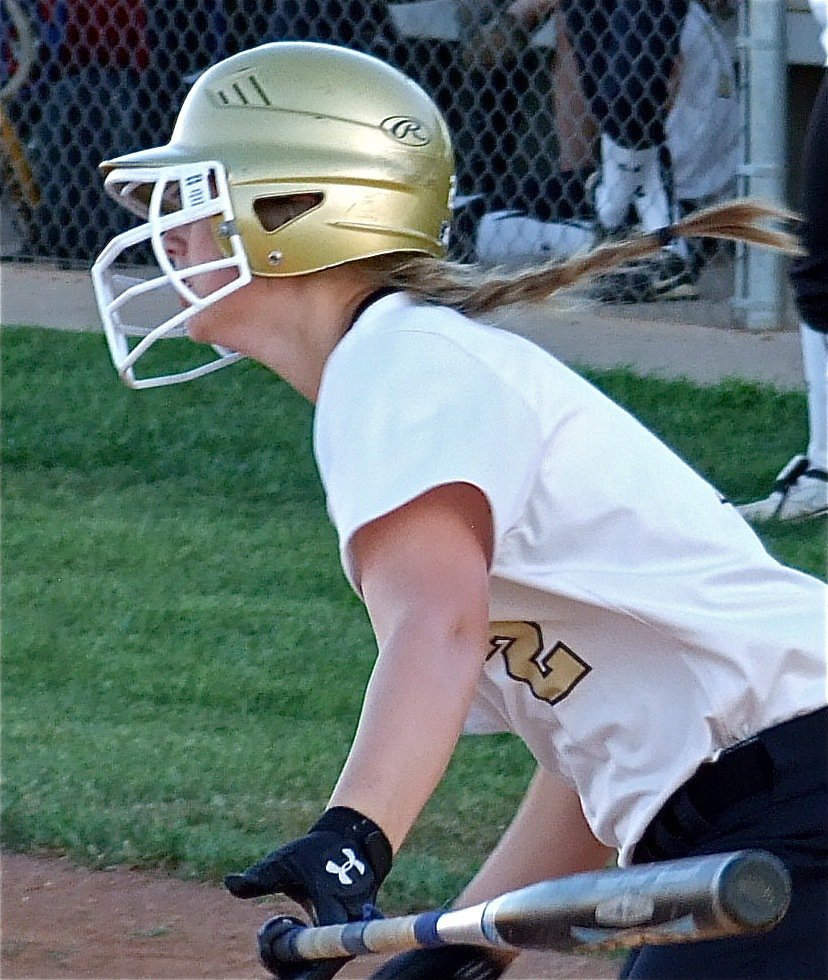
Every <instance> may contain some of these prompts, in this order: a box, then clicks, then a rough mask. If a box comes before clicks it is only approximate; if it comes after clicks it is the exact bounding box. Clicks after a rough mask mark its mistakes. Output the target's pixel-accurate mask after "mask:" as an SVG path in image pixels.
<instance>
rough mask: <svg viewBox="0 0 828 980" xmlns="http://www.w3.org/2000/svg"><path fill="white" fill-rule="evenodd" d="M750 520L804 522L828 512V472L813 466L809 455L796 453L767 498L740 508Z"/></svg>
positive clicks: (758, 521) (755, 521)
mask: <svg viewBox="0 0 828 980" xmlns="http://www.w3.org/2000/svg"><path fill="white" fill-rule="evenodd" d="M737 509H738V511H739V513H740V514H741V515H742V517H744V518H745V520H747V521H751V522H754V523H757V524H758V523H762V522H763V521H771V520H777V521H803V520H807V519H808V518H810V517H820V516H821V515H823V514H828V472H826V471H825V470H818V469H816V468H814V467H811V466H810V464H809V462H808V458H807V457H806V456H794V458H793V459H792V460H791V461H790V462H789V463H788V465H787V466H786V467H785V468H784V469H783V470H782V472H781V473H780V474H779V476H777V478H776V482H775V483H774V485H773V490H772V491H771V493H770V494H769V495H768V496H767V497H765V499H764V500H756V501H754V502H753V503H750V504H742V505H741V506H740V507H738V508H737Z"/></svg>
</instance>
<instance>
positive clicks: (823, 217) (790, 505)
mask: <svg viewBox="0 0 828 980" xmlns="http://www.w3.org/2000/svg"><path fill="white" fill-rule="evenodd" d="M811 8H812V10H813V12H814V15H815V16H816V18H817V20H818V21H819V23H820V26H821V28H822V32H821V35H820V36H821V39H822V44H823V47H824V48H825V56H826V63H828V3H826V0H811ZM826 159H828V79H827V78H826V77H825V76H823V79H822V84H821V85H820V88H819V90H818V92H817V95H816V99H815V101H814V106H813V109H812V111H811V115H810V118H809V121H808V132H807V134H806V137H805V153H804V156H803V200H802V212H803V216H804V224H803V227H802V237H803V241H804V243H805V247H806V249H807V254H806V255H805V256H803V257H802V258H800V259H796V260H794V262H793V263H792V266H791V285H792V287H793V292H794V298H795V299H796V306H797V310H798V313H799V319H800V323H799V335H800V339H801V342H802V363H803V368H804V372H805V382H806V385H807V389H808V433H809V435H808V447H807V449H806V451H805V452H804V453H799V454H797V455H796V456H794V457H793V459H791V461H790V462H789V463H788V464H787V465H786V466H785V467H784V468H783V469H782V471H781V472H780V473H779V475H778V476H777V478H776V482H775V483H774V486H773V488H772V490H771V492H770V494H769V495H768V496H767V497H765V498H764V499H763V500H757V501H755V502H754V503H750V504H745V505H744V506H742V507H740V508H739V509H740V510H741V512H742V515H743V516H744V517H745V518H747V520H749V521H754V522H757V523H758V522H761V521H769V520H771V519H776V520H780V521H793V520H803V519H805V518H809V517H818V516H820V515H822V514H826V513H828V171H826V169H825V162H826Z"/></svg>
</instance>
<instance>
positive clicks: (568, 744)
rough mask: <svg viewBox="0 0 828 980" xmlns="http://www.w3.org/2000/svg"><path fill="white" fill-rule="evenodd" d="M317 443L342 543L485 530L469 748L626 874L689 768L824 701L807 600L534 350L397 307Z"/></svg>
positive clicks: (346, 354) (362, 352)
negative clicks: (419, 522)
mask: <svg viewBox="0 0 828 980" xmlns="http://www.w3.org/2000/svg"><path fill="white" fill-rule="evenodd" d="M314 444H315V452H316V457H317V462H318V465H319V469H320V472H321V476H322V480H323V483H324V486H325V489H326V493H327V502H328V510H329V513H330V516H331V519H332V520H333V522H334V524H335V526H336V528H337V531H338V534H339V540H340V547H341V557H342V563H343V567H344V569H345V572H346V574H347V575H348V577H349V579H350V580H351V582H352V584H353V570H352V566H351V556H350V542H351V540H352V537H353V535H354V532H355V531H356V530H357V529H358V528H360V527H361V526H363V525H364V524H366V523H368V522H369V521H372V520H374V519H376V518H377V517H380V516H382V515H383V514H387V513H389V512H390V511H392V510H394V509H395V508H397V507H399V506H401V505H402V504H404V503H406V502H407V501H410V500H412V499H414V498H416V497H418V496H419V495H421V494H423V493H425V492H426V491H428V490H429V489H431V488H434V487H436V486H440V485H443V484H447V483H453V482H464V483H469V484H472V485H474V486H476V487H479V488H480V490H482V492H483V493H484V494H485V495H486V497H487V499H488V501H489V504H490V507H491V512H492V517H493V521H494V557H493V562H492V568H491V576H490V594H491V606H490V619H491V637H490V648H489V650H488V651H487V653H488V658H487V660H486V662H485V667H484V670H483V674H482V677H481V680H480V683H479V686H478V690H477V694H476V698H475V702H474V706H473V708H472V710H471V713H470V715H469V718H468V723H467V730H468V731H472V732H494V731H512V732H515V733H516V734H518V735H519V736H521V737H522V739H523V740H524V741H525V742H526V744H527V745H528V746H529V748H530V750H531V751H532V753H533V754H534V755H535V757H536V758H537V760H538V761H539V762H540V764H541V765H543V766H545V767H546V768H548V769H549V770H551V771H552V772H554V773H557V774H558V775H559V776H561V777H562V778H563V779H565V780H566V781H567V782H569V783H570V784H571V785H573V786H574V787H575V788H576V789H577V791H578V793H579V795H580V797H581V800H582V803H583V808H584V813H585V815H586V817H587V820H588V821H589V824H590V826H591V827H592V829H593V831H594V833H595V834H596V836H597V837H598V838H599V839H600V840H602V841H604V842H605V843H606V844H608V845H610V846H614V847H617V848H619V849H620V851H621V860H622V862H624V861H626V860H627V859H628V857H629V855H630V851H631V849H632V847H633V846H634V845H635V843H636V842H637V840H638V839H639V837H640V836H641V834H642V833H643V831H644V829H645V828H646V826H647V824H648V823H649V822H650V820H651V819H652V817H653V816H654V815H655V814H656V812H657V811H658V810H659V808H660V807H661V805H662V803H663V802H664V801H665V800H666V799H667V797H668V796H669V795H670V794H671V793H672V792H673V790H674V789H676V788H677V787H678V786H679V785H680V784H682V783H683V782H684V781H685V780H686V779H687V778H688V777H689V776H690V775H691V774H692V773H693V772H694V771H695V769H696V768H697V767H698V765H699V763H700V762H701V761H702V760H705V759H710V758H712V757H714V756H715V755H716V753H717V752H718V751H719V750H721V749H722V748H725V747H727V746H729V745H732V744H734V743H735V742H738V741H740V740H742V739H744V738H746V737H748V736H750V735H752V734H754V733H755V732H757V731H759V730H761V729H763V728H766V727H768V726H770V725H773V724H774V723H776V722H779V721H782V720H784V719H787V718H790V717H793V716H795V715H797V714H802V713H805V712H808V711H810V710H813V709H815V708H817V707H819V706H821V705H823V704H825V702H826V676H825V650H824V647H825V609H826V591H825V587H824V586H823V585H822V583H820V582H819V581H817V580H816V579H815V578H812V577H810V576H807V575H805V574H803V573H800V572H797V571H793V570H791V569H788V568H786V567H784V566H782V565H780V564H779V563H777V562H776V561H775V560H773V559H772V558H771V557H770V556H769V555H768V554H767V553H766V551H765V549H764V548H763V546H762V544H761V542H760V541H759V539H758V538H757V537H756V535H755V534H754V533H753V531H752V530H751V529H750V527H749V526H748V525H747V524H746V523H745V521H744V520H743V519H742V518H741V517H740V516H739V514H738V513H737V512H736V510H735V509H734V508H733V507H732V506H731V505H730V504H727V503H725V502H723V501H722V500H721V498H720V496H719V495H718V494H717V492H716V491H715V490H714V489H713V488H712V487H711V486H710V485H709V484H708V483H706V482H705V481H704V480H703V479H702V478H701V477H699V476H698V475H697V474H696V473H695V472H694V471H693V470H692V469H691V468H690V467H689V466H687V465H686V464H685V463H684V462H682V461H681V460H680V459H679V458H678V457H677V456H675V455H674V454H673V453H671V452H670V451H669V450H668V449H667V448H666V447H664V446H663V445H662V444H661V443H660V442H659V441H658V440H657V439H656V438H655V436H653V435H652V434H651V433H650V432H649V431H648V430H647V429H645V428H644V427H643V426H642V425H641V424H640V423H638V422H637V421H636V420H635V419H633V417H632V416H631V415H629V414H628V413H627V412H625V411H624V410H623V409H621V408H620V407H619V406H617V405H616V404H614V403H613V402H612V401H610V400H609V399H608V398H606V397H605V396H604V395H602V394H601V393H600V392H598V391H597V390H596V389H595V388H593V387H592V386H591V385H590V384H589V383H588V382H587V381H585V380H584V379H583V378H581V377H580V376H579V375H577V374H576V373H575V372H573V371H571V370H570V369H568V368H567V367H565V366H564V365H562V364H561V363H560V362H558V361H557V360H556V359H555V358H554V357H552V356H551V355H549V354H548V353H546V352H545V351H543V350H541V348H539V347H537V346H536V345H534V344H532V343H531V342H529V341H527V340H524V339H523V338H521V337H518V336H516V335H514V334H511V333H509V332H508V331H504V330H500V329H497V328H494V327H489V326H486V325H483V324H480V323H477V322H475V321H472V320H469V319H468V318H466V317H464V316H462V315H461V314H459V313H456V312H453V311H450V310H447V309H444V308H439V307H430V306H424V305H417V304H415V303H414V302H412V301H411V300H410V299H409V298H408V297H406V296H404V295H401V294H393V295H390V296H386V297H383V298H381V299H379V300H377V301H376V302H375V303H373V304H372V305H371V306H369V307H368V308H367V310H366V311H365V312H363V314H362V315H361V316H360V317H359V318H358V320H357V321H356V323H355V324H354V326H353V328H352V329H351V330H350V332H349V333H347V334H346V335H345V337H344V338H343V339H342V341H341V342H340V343H339V344H338V346H337V347H336V348H335V350H334V351H333V353H332V355H331V357H330V359H329V361H328V363H327V365H326V368H325V372H324V375H323V379H322V385H321V389H320V393H319V399H318V403H317V409H316V417H315V430H314Z"/></svg>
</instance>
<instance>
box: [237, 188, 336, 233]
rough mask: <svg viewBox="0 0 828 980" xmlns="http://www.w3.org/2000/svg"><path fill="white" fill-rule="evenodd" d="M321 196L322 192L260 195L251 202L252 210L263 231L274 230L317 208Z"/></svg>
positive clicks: (320, 201) (322, 196)
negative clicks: (272, 195) (273, 195)
mask: <svg viewBox="0 0 828 980" xmlns="http://www.w3.org/2000/svg"><path fill="white" fill-rule="evenodd" d="M323 198H324V194H319V193H316V194H283V195H280V196H277V197H260V198H259V199H258V200H257V201H254V202H253V210H254V211H255V212H256V217H257V218H258V219H259V223H260V224H261V226H262V228H264V230H265V231H276V230H277V229H279V228H282V227H284V226H285V225H286V224H288V223H289V222H291V221H294V220H295V219H296V218H299V217H301V216H302V215H303V214H307V212H308V211H312V210H313V209H314V208H318V207H319V205H320V204H321V203H322V200H323Z"/></svg>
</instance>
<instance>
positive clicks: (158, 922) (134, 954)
mask: <svg viewBox="0 0 828 980" xmlns="http://www.w3.org/2000/svg"><path fill="white" fill-rule="evenodd" d="M1 911H2V958H1V959H0V976H2V977H4V978H9V980H10V978H13V977H29V978H32V977H37V978H40V980H62V978H70V977H85V978H97V980H115V978H136V980H137V978H152V980H162V978H166V977H170V978H193V980H194V978H201V977H214V978H230V977H233V978H248V980H265V978H267V977H269V976H270V975H269V974H268V973H267V971H266V970H265V969H264V968H263V967H262V966H260V965H259V963H258V960H257V957H256V952H255V939H254V937H255V932H256V929H257V928H258V927H259V926H260V925H261V923H262V922H263V921H264V920H265V919H267V918H268V917H269V916H270V915H275V914H277V913H278V912H281V911H290V910H289V909H287V908H286V907H285V906H283V905H280V904H279V903H278V902H275V901H274V902H269V903H267V904H250V903H247V902H240V901H237V900H236V899H233V898H231V897H230V895H228V894H227V893H226V892H225V891H224V890H223V889H221V888H218V887H216V886H215V885H206V884H198V883H194V882H186V881H180V880H178V879H174V878H168V877H164V876H162V875H155V874H147V873H145V872H137V871H130V870H129V869H125V868H112V869H110V870H107V871H89V870H86V869H84V868H78V867H77V866H75V865H73V864H72V863H70V862H69V861H68V860H66V859H65V858H56V857H32V856H27V855H12V854H4V855H3V856H2V910H1ZM379 962H380V961H379V959H376V958H371V959H366V960H364V961H360V964H359V968H357V966H356V964H351V965H349V966H348V967H347V968H346V969H345V970H343V971H342V972H341V974H340V976H341V977H342V978H343V980H346V978H348V980H356V978H361V977H366V976H368V975H369V974H370V969H371V966H372V965H373V966H376V965H377V963H379ZM616 967H617V964H616V963H614V962H612V961H608V960H606V959H602V958H599V957H595V958H591V957H573V956H558V955H549V954H544V955H542V956H539V955H535V954H532V955H529V954H526V955H524V956H521V957H520V958H519V959H518V960H517V961H516V962H515V964H514V965H513V966H512V969H511V970H509V972H508V974H507V975H506V976H508V978H509V980H518V978H520V980H564V978H566V980H607V978H610V977H614V976H615V975H616V972H617V969H616ZM504 980H505V978H504Z"/></svg>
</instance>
